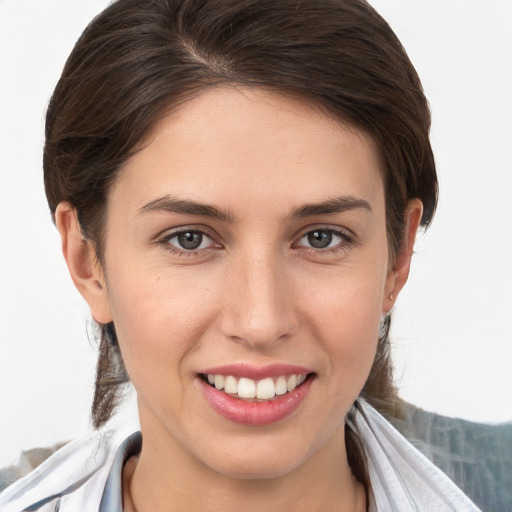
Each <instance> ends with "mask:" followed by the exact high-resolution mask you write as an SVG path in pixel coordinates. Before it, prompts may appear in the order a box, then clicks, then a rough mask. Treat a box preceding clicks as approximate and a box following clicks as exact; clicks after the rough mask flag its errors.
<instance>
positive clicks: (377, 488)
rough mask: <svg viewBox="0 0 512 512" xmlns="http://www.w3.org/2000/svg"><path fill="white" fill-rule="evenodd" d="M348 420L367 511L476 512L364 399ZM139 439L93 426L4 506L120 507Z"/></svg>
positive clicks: (4, 509) (21, 484) (55, 509)
mask: <svg viewBox="0 0 512 512" xmlns="http://www.w3.org/2000/svg"><path fill="white" fill-rule="evenodd" d="M347 423H348V426H349V427H350V428H352V429H353V430H354V432H355V433H356V434H357V435H358V436H359V438H360V439H361V443H362V445H363V446H364V448H365V451H366V457H367V466H368V472H369V477H370V487H371V495H370V506H369V510H370V512H448V511H453V512H479V509H478V508H477V507H476V506H475V505H474V504H473V503H472V502H471V501H470V500H469V499H468V498H467V497H466V496H465V495H464V494H463V493H462V492H461V491H460V490H459V489H458V487H457V486H456V485H455V484H454V483H452V481H451V480H450V479H449V478H448V477H447V476H446V475H444V473H443V472H442V471H441V470H440V469H438V468H437V467H436V466H434V465H433V464H432V463H431V462H430V461H429V460H428V459H427V458H426V457H424V456H423V455H422V454H421V453H419V452H418V451H417V450H416V449H415V448H414V447H413V446H412V445H411V444H410V443H409V442H408V441H407V440H406V439H405V438H404V437H403V436H402V435H401V434H400V433H398V431H397V430H395V428H394V427H392V426H391V425H390V423H389V422H388V421H386V420H385V419H384V418H383V417H382V416H381V415H380V414H379V413H378V412H377V411H376V410H375V409H373V408H372V407H371V406H370V405H369V404H368V403H366V402H365V401H364V400H363V399H359V400H358V401H357V402H356V404H355V405H354V407H353V408H352V409H351V411H350V413H349V415H348V417H347ZM141 443H142V437H141V434H140V432H135V433H133V434H131V435H130V436H128V437H126V436H125V435H124V434H123V435H121V434H120V432H119V431H117V430H106V431H95V432H93V433H92V434H90V435H89V436H87V437H85V438H82V439H79V440H76V441H73V442H71V443H69V444H67V445H66V446H64V447H63V448H61V449H60V450H59V451H58V452H56V453H55V454H54V455H52V456H51V457H50V458H49V459H47V460H46V461H45V462H43V463H42V464H41V465H40V466H39V467H38V468H36V469H35V470H34V471H33V472H32V473H30V474H29V475H27V476H26V477H24V478H22V479H21V480H19V481H17V482H16V483H14V484H12V485H11V486H10V487H8V488H7V489H6V490H5V491H4V492H3V493H1V494H0V512H23V511H37V512H96V511H97V512H122V469H123V465H124V463H125V461H126V460H127V459H128V458H129V457H130V456H131V455H134V454H137V453H139V452H140V449H141Z"/></svg>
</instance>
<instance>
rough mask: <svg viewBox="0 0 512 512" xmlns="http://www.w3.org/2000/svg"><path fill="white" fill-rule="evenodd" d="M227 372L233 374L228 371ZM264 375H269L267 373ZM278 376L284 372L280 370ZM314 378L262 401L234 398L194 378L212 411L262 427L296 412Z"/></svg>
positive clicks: (232, 419) (231, 419)
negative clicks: (282, 393)
mask: <svg viewBox="0 0 512 512" xmlns="http://www.w3.org/2000/svg"><path fill="white" fill-rule="evenodd" d="M217 375H219V373H217ZM229 375H233V374H232V373H230V374H229ZM246 375H247V374H246ZM266 375H267V376H269V375H268V373H266ZM280 375H283V374H282V373H281V374H280ZM313 380H314V377H312V376H310V377H309V378H308V379H307V380H306V381H305V382H304V383H302V384H301V385H300V386H298V387H296V388H295V389H294V390H293V391H290V392H288V393H285V394H284V395H280V396H276V397H274V398H273V399H271V400H268V401H263V402H256V401H255V402H253V401H247V400H241V399H240V398H235V397H233V396H230V395H228V394H226V393H224V392H223V391H219V390H218V389H215V388H214V387H212V386H210V385H209V384H208V383H207V382H205V381H204V380H203V379H202V378H199V377H198V378H197V379H196V382H197V384H198V385H199V388H200V390H201V392H202V393H203V396H204V397H205V398H206V400H207V402H208V403H209V404H210V405H211V407H212V408H213V410H214V411H216V412H217V413H218V414H220V415H221V416H223V417H224V418H226V419H227V420H230V421H233V422H235V423H240V424H242V425H251V426H263V425H270V424H272V423H276V422H278V421H281V420H284V419H285V418H286V417H288V416H290V415H291V414H292V413H293V412H295V411H296V410H297V409H298V408H299V406H300V405H301V404H302V403H303V402H304V400H305V398H306V396H307V394H308V392H309V390H310V389H311V384H312V382H313Z"/></svg>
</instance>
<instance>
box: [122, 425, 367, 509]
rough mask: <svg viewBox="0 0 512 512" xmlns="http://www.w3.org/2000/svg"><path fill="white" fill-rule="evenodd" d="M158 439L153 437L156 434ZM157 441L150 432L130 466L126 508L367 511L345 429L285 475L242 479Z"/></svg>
mask: <svg viewBox="0 0 512 512" xmlns="http://www.w3.org/2000/svg"><path fill="white" fill-rule="evenodd" d="M151 439H153V438H151ZM166 444H167V446H165V447H163V446H162V444H161V443H155V445H152V444H151V442H150V439H149V438H147V437H144V443H143V449H142V452H141V455H140V457H139V458H137V459H135V458H132V459H130V460H129V461H128V463H127V464H126V466H125V470H124V474H123V491H124V503H125V512H132V511H133V512H149V511H152V510H160V511H162V512H167V511H169V512H170V511H173V512H181V511H189V510H198V509H202V510H209V511H212V512H216V511H219V512H239V511H240V510H245V511H254V512H260V511H261V510H265V511H266V512H278V511H279V512H281V511H283V510H293V511H294V512H303V511H304V512H305V511H308V512H311V511H314V510H322V511H325V510H336V511H337V512H363V511H365V510H366V498H365V492H364V488H363V486H362V484H361V483H360V482H358V481H357V480H356V479H355V477H354V476H353V475H352V473H351V470H350V467H349V465H348V462H347V456H346V450H345V436H344V428H343V427H340V428H339V429H338V431H336V432H335V433H334V434H333V436H332V437H331V439H330V440H329V441H328V442H327V443H326V444H325V445H324V446H323V447H322V448H321V449H320V450H319V451H317V452H316V453H315V454H314V455H313V456H311V457H310V458H309V459H308V460H307V461H305V462H304V463H302V464H301V465H299V466H298V467H297V468H295V469H293V470H292V471H290V472H289V473H287V474H285V475H279V476H276V477H271V478H260V479H258V478H251V479H241V478H234V477H232V476H226V475H223V474H220V473H219V472H217V471H214V470H213V469H211V468H209V467H207V466H205V465H204V464H202V463H201V462H200V461H198V460H196V459H193V458H192V457H190V455H189V454H188V453H187V452H183V450H180V449H179V446H173V444H174V443H170V444H169V443H166Z"/></svg>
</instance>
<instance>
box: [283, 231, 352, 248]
mask: <svg viewBox="0 0 512 512" xmlns="http://www.w3.org/2000/svg"><path fill="white" fill-rule="evenodd" d="M315 232H324V233H330V234H331V235H332V236H336V237H338V238H339V239H340V241H339V242H338V243H337V244H336V245H334V246H333V247H326V248H322V249H320V248H315V247H310V246H299V245H298V243H299V242H300V241H301V240H302V239H303V238H305V237H307V236H308V235H311V234H313V233H315ZM354 244H355V240H354V237H353V235H351V234H349V233H348V232H347V231H346V230H343V229H340V228H332V227H328V226H318V227H315V228H313V229H309V230H308V231H305V232H303V233H302V234H301V235H300V236H299V237H298V238H297V241H296V242H294V244H293V245H294V246H298V247H303V248H304V250H306V251H307V252H308V253H309V254H324V255H325V254H335V253H338V252H339V251H347V250H348V249H350V247H352V246H353V245H354Z"/></svg>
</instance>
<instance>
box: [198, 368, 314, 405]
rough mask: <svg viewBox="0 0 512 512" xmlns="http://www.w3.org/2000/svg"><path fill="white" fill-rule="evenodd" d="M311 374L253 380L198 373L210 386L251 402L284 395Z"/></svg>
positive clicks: (307, 378)
mask: <svg viewBox="0 0 512 512" xmlns="http://www.w3.org/2000/svg"><path fill="white" fill-rule="evenodd" d="M313 376H314V374H313V373H308V374H305V375H304V374H294V375H281V376H279V377H266V378H264V379H261V380H253V379H249V378H246V377H240V378H239V377H234V376H232V375H213V374H204V373H203V374H200V378H201V379H202V380H203V381H205V382H207V383H208V384H209V385H210V386H211V387H212V388H215V389H217V390H218V391H223V392H224V393H226V394H228V395H230V396H232V397H233V398H238V399H240V400H245V401H251V402H267V401H271V400H273V399H275V398H277V397H280V396H283V395H286V394H287V393H290V392H292V391H294V390H295V389H296V388H298V387H300V386H301V385H302V384H304V382H306V380H309V379H311V378H313Z"/></svg>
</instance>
